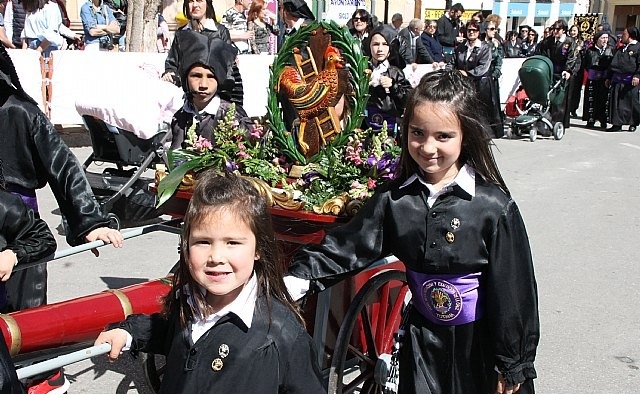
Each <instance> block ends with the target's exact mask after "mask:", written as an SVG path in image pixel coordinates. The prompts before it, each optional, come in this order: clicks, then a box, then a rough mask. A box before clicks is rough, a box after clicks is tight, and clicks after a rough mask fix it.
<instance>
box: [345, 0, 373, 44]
mask: <svg viewBox="0 0 640 394" xmlns="http://www.w3.org/2000/svg"><path fill="white" fill-rule="evenodd" d="M351 23H352V24H353V27H352V28H350V29H349V33H351V35H352V36H354V37H355V38H357V39H358V41H360V43H362V42H363V41H364V40H365V39H366V38H367V37H369V32H370V31H371V29H372V28H373V18H372V17H371V14H370V13H369V11H367V10H365V9H363V8H360V9H357V10H355V12H354V13H353V15H352V16H351Z"/></svg>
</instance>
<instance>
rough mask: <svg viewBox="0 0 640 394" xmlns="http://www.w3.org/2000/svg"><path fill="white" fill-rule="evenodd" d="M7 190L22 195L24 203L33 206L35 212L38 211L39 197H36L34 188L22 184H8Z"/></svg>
mask: <svg viewBox="0 0 640 394" xmlns="http://www.w3.org/2000/svg"><path fill="white" fill-rule="evenodd" d="M7 191H9V192H11V193H13V194H15V195H17V196H20V198H21V199H22V202H24V205H26V206H28V207H29V208H31V209H32V210H33V211H34V212H35V213H38V212H39V210H38V199H37V198H36V191H35V190H33V189H27V188H24V187H22V186H17V185H12V184H7Z"/></svg>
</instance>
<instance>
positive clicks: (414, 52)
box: [398, 19, 433, 64]
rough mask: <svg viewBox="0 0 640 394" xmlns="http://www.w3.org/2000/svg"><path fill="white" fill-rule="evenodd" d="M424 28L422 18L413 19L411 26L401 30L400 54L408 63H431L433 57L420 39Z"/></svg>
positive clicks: (399, 36)
mask: <svg viewBox="0 0 640 394" xmlns="http://www.w3.org/2000/svg"><path fill="white" fill-rule="evenodd" d="M423 30H424V22H422V20H420V19H411V21H410V22H409V26H407V27H405V28H404V29H402V30H400V33H398V40H399V41H400V56H402V58H403V59H404V61H405V63H406V64H414V63H418V64H431V63H433V58H432V57H431V55H429V51H427V48H426V47H425V46H424V43H423V42H422V40H421V39H420V34H421V33H422V31H423Z"/></svg>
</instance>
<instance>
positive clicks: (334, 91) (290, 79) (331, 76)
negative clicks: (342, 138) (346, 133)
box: [276, 34, 349, 157]
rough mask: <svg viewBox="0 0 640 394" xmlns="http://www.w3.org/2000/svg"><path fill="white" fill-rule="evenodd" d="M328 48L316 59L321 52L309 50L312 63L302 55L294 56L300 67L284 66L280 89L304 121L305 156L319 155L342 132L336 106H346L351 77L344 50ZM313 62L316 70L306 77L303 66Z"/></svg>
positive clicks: (300, 133)
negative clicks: (344, 97)
mask: <svg viewBox="0 0 640 394" xmlns="http://www.w3.org/2000/svg"><path fill="white" fill-rule="evenodd" d="M313 36H314V37H315V34H314V35H313ZM319 36H320V35H319ZM325 45H326V49H325V50H324V56H323V57H322V59H314V56H313V54H314V52H317V51H316V50H313V49H309V48H308V47H307V48H305V49H306V50H307V52H308V54H309V59H308V60H306V61H305V60H303V58H302V55H301V54H300V53H299V52H298V53H296V54H294V58H295V60H296V63H297V67H293V66H286V67H284V69H283V70H282V72H281V74H280V77H279V78H278V85H277V87H276V90H277V91H278V92H281V93H283V94H284V95H285V96H286V97H287V99H288V100H289V102H290V103H291V105H292V106H293V107H294V108H295V109H296V111H297V114H298V119H299V121H300V128H299V131H298V135H297V141H298V144H299V146H300V149H301V151H302V153H303V154H304V155H305V157H311V156H313V155H315V154H316V153H318V151H319V150H320V148H321V147H322V146H324V145H326V144H327V142H328V141H330V140H331V139H332V138H333V137H334V136H335V135H337V134H338V133H340V131H342V126H341V124H340V116H339V112H341V110H339V111H337V110H336V107H339V106H341V105H343V101H342V100H343V96H344V94H345V93H346V91H347V88H348V85H349V82H348V77H345V74H344V73H342V72H341V71H346V72H347V73H348V71H347V70H344V60H343V58H342V55H341V54H340V50H338V48H336V47H334V46H332V45H330V43H329V42H326V43H325ZM318 60H321V61H318ZM309 62H311V63H312V67H313V68H312V69H311V72H309V73H307V74H304V72H303V66H305V63H309ZM318 63H320V64H322V65H323V66H324V67H323V68H322V69H321V70H320V71H318V68H317V66H316V65H317V64H318Z"/></svg>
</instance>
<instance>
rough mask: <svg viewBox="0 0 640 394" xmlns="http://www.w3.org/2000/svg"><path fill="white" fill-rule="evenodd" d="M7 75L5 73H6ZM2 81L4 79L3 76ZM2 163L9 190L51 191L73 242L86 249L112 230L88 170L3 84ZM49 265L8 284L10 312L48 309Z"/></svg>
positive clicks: (34, 109) (0, 117) (0, 96)
mask: <svg viewBox="0 0 640 394" xmlns="http://www.w3.org/2000/svg"><path fill="white" fill-rule="evenodd" d="M0 74H2V73H0ZM0 77H1V75H0ZM0 158H1V159H2V160H3V172H4V177H5V181H6V184H7V189H8V190H10V191H15V190H18V189H19V190H30V191H34V190H36V189H41V188H43V187H45V186H46V185H49V187H50V188H51V191H52V192H53V194H54V196H55V198H56V202H57V203H58V206H59V207H60V211H61V213H62V216H63V217H64V218H65V219H66V221H67V224H68V228H67V242H68V243H69V244H70V245H72V246H75V245H80V244H82V243H84V242H85V239H84V237H85V236H86V235H87V234H88V233H89V232H90V231H92V230H94V229H96V228H99V227H107V226H108V225H109V220H108V219H107V218H106V216H104V215H103V213H102V211H101V209H100V206H99V204H98V202H97V201H96V199H95V196H94V195H93V192H92V191H91V186H90V185H89V182H88V181H87V178H86V176H85V174H84V171H83V169H82V164H80V162H79V161H78V159H77V158H76V156H75V155H74V154H73V153H72V152H71V150H70V149H69V147H68V146H67V145H66V144H65V143H64V141H62V139H61V138H60V135H59V134H58V132H57V131H56V129H55V128H54V127H53V124H51V122H50V121H49V120H48V119H47V117H46V116H45V115H44V114H43V113H42V111H40V109H39V108H38V106H37V105H36V104H35V103H34V102H33V101H31V100H28V99H27V98H26V97H22V96H21V95H20V94H18V92H17V91H16V90H15V89H14V88H13V87H9V86H8V85H7V83H6V80H4V79H2V78H0ZM46 289H47V271H46V264H42V265H39V266H35V267H31V268H27V269H25V270H22V271H19V272H16V273H15V275H12V276H11V279H9V281H8V282H7V292H8V293H9V294H18V293H20V294H22V295H23V296H22V297H21V298H20V299H19V300H15V303H14V301H11V300H10V304H9V307H10V310H21V309H26V308H30V307H34V306H40V305H44V304H46Z"/></svg>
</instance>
